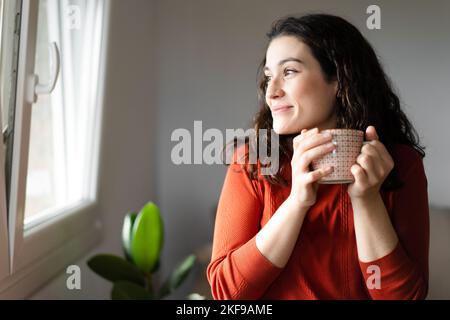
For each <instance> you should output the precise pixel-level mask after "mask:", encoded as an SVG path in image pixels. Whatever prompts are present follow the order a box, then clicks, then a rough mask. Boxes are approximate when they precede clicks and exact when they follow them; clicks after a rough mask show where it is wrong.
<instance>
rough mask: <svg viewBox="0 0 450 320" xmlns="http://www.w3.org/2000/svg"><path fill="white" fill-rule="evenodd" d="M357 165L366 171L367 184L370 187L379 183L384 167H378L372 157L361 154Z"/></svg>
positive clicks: (357, 159)
mask: <svg viewBox="0 0 450 320" xmlns="http://www.w3.org/2000/svg"><path fill="white" fill-rule="evenodd" d="M380 160H381V159H380ZM356 163H357V164H359V166H360V167H361V168H362V169H364V172H365V174H366V176H367V182H368V183H369V184H370V185H376V184H377V183H379V181H380V179H381V177H382V176H383V168H382V166H380V165H377V164H376V162H375V161H374V159H373V158H372V157H371V156H369V155H367V154H360V155H359V156H358V158H356Z"/></svg>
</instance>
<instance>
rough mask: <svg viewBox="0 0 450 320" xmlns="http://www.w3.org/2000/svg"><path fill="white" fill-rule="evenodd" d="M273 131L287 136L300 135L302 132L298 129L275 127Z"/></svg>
mask: <svg viewBox="0 0 450 320" xmlns="http://www.w3.org/2000/svg"><path fill="white" fill-rule="evenodd" d="M273 131H275V133H276V134H278V135H287V134H294V133H300V131H301V130H296V128H289V127H281V128H280V127H277V126H274V127H273Z"/></svg>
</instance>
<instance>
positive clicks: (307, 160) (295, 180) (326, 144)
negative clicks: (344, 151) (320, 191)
mask: <svg viewBox="0 0 450 320" xmlns="http://www.w3.org/2000/svg"><path fill="white" fill-rule="evenodd" d="M331 141H332V136H331V135H330V134H322V133H319V130H318V129H317V128H314V129H311V130H306V129H303V130H302V132H301V133H300V134H299V135H298V136H296V137H295V138H294V140H293V148H294V154H293V156H292V160H291V167H292V188H291V194H290V195H289V199H290V200H292V201H293V203H294V204H295V205H296V206H298V207H299V208H309V207H311V206H312V205H313V204H314V203H315V202H316V194H317V188H318V184H317V181H318V180H320V179H321V178H323V177H325V176H327V175H328V174H330V173H332V172H333V167H328V168H324V169H322V170H320V169H319V170H315V171H311V170H310V169H309V168H310V164H311V162H312V161H313V160H315V159H319V158H321V157H323V156H324V155H326V154H327V153H330V152H332V151H333V150H334V149H335V148H336V146H335V145H334V144H333V143H332V142H331Z"/></svg>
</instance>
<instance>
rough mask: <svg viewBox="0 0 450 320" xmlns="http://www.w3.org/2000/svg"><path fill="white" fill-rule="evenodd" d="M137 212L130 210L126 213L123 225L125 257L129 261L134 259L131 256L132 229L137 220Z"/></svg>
mask: <svg viewBox="0 0 450 320" xmlns="http://www.w3.org/2000/svg"><path fill="white" fill-rule="evenodd" d="M136 216H137V213H136V212H129V213H127V214H126V215H125V218H124V219H123V225H122V246H123V251H124V253H125V257H126V258H127V260H128V261H132V260H133V259H132V258H131V235H132V233H131V230H132V228H133V224H134V221H135V220H136Z"/></svg>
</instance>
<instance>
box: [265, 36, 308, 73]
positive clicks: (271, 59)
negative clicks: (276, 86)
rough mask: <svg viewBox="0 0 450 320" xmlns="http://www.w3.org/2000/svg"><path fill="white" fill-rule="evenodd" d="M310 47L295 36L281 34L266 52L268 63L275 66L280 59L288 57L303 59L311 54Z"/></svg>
mask: <svg viewBox="0 0 450 320" xmlns="http://www.w3.org/2000/svg"><path fill="white" fill-rule="evenodd" d="M310 55H311V53H310V49H309V47H308V46H307V45H306V44H305V43H304V42H302V41H301V40H299V39H298V38H296V37H294V36H280V37H277V38H275V39H273V40H272V41H271V42H270V44H269V47H268V48H267V52H266V65H267V66H269V67H271V66H275V65H276V64H277V63H278V62H279V61H281V60H283V59H285V58H287V57H295V58H299V59H301V60H305V59H307V57H308V56H310Z"/></svg>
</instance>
